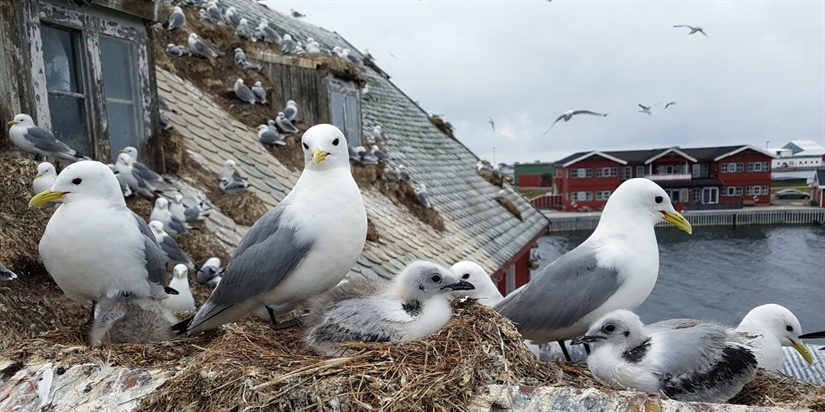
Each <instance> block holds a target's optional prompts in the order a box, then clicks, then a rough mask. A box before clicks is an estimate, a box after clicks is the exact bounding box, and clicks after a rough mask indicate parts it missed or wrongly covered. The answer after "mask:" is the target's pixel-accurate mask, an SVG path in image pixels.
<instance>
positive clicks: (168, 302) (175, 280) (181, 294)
mask: <svg viewBox="0 0 825 412" xmlns="http://www.w3.org/2000/svg"><path fill="white" fill-rule="evenodd" d="M169 287H170V288H172V289H175V290H177V291H178V294H177V295H174V296H169V298H168V299H164V300H163V301H161V304H162V305H163V306H164V307H166V309H169V310H186V311H194V310H195V298H194V297H192V289H190V288H189V269H187V268H186V265H183V264H177V265H175V268H174V269H173V270H172V280H171V281H170V282H169ZM170 326H171V325H170Z"/></svg>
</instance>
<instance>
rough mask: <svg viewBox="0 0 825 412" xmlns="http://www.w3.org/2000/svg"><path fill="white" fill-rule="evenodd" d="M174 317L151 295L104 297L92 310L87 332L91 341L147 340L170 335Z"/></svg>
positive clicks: (122, 341)
mask: <svg viewBox="0 0 825 412" xmlns="http://www.w3.org/2000/svg"><path fill="white" fill-rule="evenodd" d="M177 321H178V320H177V318H175V315H173V314H172V312H170V311H169V309H166V308H164V307H163V306H162V305H161V302H158V301H157V300H154V299H151V298H145V297H140V298H133V297H115V298H103V299H101V300H100V303H99V304H98V310H97V312H95V318H94V324H93V325H92V332H91V334H90V342H91V344H92V345H94V344H96V343H97V342H100V341H106V342H112V343H147V342H159V341H164V340H169V339H172V338H173V337H174V336H175V334H174V332H173V331H172V329H171V326H172V325H174V324H175V322H177Z"/></svg>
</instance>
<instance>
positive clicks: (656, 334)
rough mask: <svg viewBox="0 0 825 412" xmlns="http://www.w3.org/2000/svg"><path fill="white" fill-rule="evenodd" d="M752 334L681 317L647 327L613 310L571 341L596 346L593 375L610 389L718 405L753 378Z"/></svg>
mask: <svg viewBox="0 0 825 412" xmlns="http://www.w3.org/2000/svg"><path fill="white" fill-rule="evenodd" d="M753 339H754V336H751V335H748V334H747V333H743V332H737V331H735V330H733V329H731V328H729V327H727V326H723V325H719V324H716V323H712V322H707V321H701V320H693V319H680V320H675V321H664V322H661V323H660V324H652V325H649V326H648V327H645V326H644V325H643V324H642V321H641V320H640V319H639V317H638V316H637V315H636V314H635V313H633V312H630V311H627V310H616V311H612V312H610V313H607V314H605V315H604V316H603V317H601V318H600V319H598V320H596V322H594V323H593V325H592V326H591V327H590V329H589V330H588V331H587V334H586V335H584V336H581V337H579V338H577V339H575V340H574V341H573V343H574V344H577V343H594V344H595V346H596V348H595V349H594V351H593V353H592V354H591V355H590V356H589V357H588V358H587V366H588V368H589V369H590V372H591V373H592V374H593V377H595V378H596V380H597V381H599V382H601V383H602V384H604V385H607V386H609V387H612V388H614V389H623V390H626V389H635V390H639V391H644V392H647V393H651V394H663V395H664V396H667V397H668V398H671V399H674V400H678V401H688V402H713V403H721V402H726V401H728V400H729V399H731V398H733V397H734V396H736V394H737V393H739V391H741V390H742V387H743V386H745V384H746V383H748V382H750V381H751V380H753V379H754V378H755V377H756V370H757V362H756V356H755V354H754V349H753V346H752V344H753Z"/></svg>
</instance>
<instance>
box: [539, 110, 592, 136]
mask: <svg viewBox="0 0 825 412" xmlns="http://www.w3.org/2000/svg"><path fill="white" fill-rule="evenodd" d="M577 114H590V115H593V116H602V117H605V116H607V113H596V112H591V111H590V110H568V111H566V112H564V113H562V114H561V116H559V117H557V118H556V121H554V122H553V124H551V125H550V128H549V129H547V131H545V132H544V134H547V133H548V132H550V129H552V128H553V126H555V125H556V123H558V122H559V120H562V119H563V120H564V121H565V122H568V121H570V119H571V118H572V117H573V116H575V115H577Z"/></svg>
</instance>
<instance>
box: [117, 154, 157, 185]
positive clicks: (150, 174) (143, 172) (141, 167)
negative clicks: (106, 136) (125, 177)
mask: <svg viewBox="0 0 825 412" xmlns="http://www.w3.org/2000/svg"><path fill="white" fill-rule="evenodd" d="M119 153H126V154H128V155H129V157H131V158H132V167H133V168H134V169H135V170H137V172H138V173H139V174H140V177H142V178H143V180H145V181H147V182H150V183H154V182H160V181H163V177H161V175H159V174H157V173H156V172H155V171H153V170H152V169H150V168H149V167H147V166H146V165H145V164H143V163H141V162H140V161H138V150H137V149H136V148H135V147H134V146H126V147H124V148H123V149H121V150H120V152H119Z"/></svg>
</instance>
